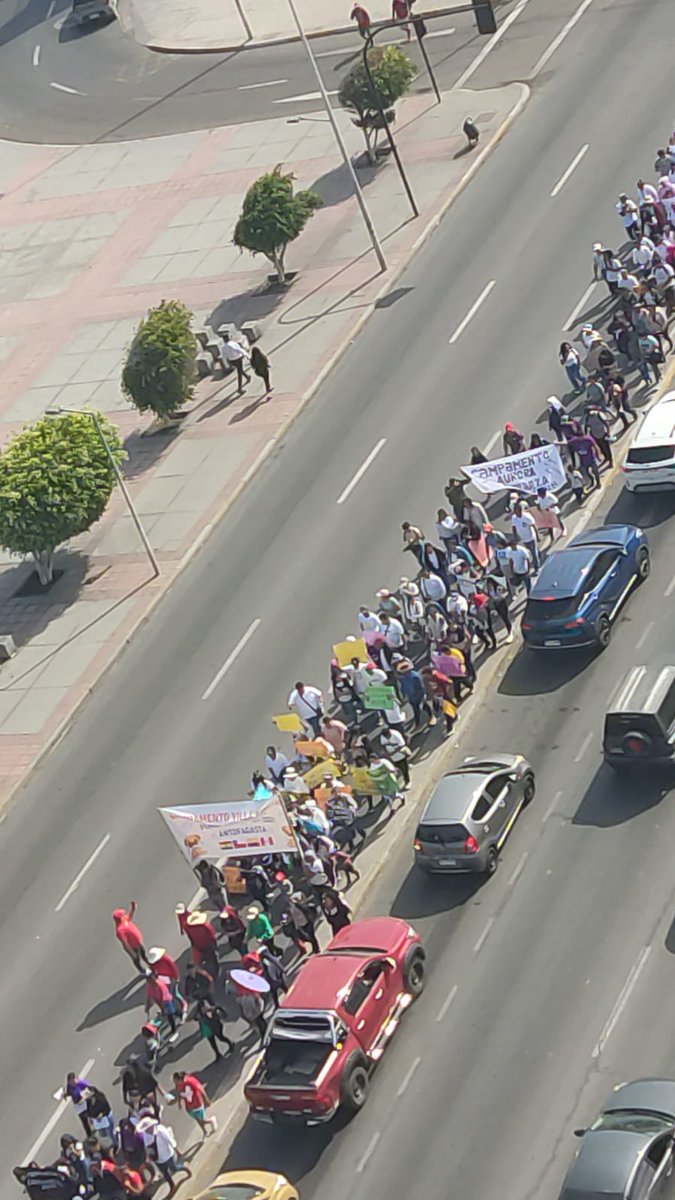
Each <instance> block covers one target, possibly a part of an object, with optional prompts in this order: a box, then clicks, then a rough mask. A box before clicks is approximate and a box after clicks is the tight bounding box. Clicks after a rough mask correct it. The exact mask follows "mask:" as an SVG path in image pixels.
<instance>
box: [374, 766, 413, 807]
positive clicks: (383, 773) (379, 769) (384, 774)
mask: <svg viewBox="0 0 675 1200" xmlns="http://www.w3.org/2000/svg"><path fill="white" fill-rule="evenodd" d="M368 774H369V776H370V778H371V780H372V784H373V791H374V792H377V793H379V795H380V796H382V799H383V800H384V802H385V804H386V805H387V808H388V809H389V812H390V813H393V811H394V800H399V801H400V803H401V807H403V805H404V804H405V796H404V794H403V792H402V791H401V789H400V787H399V782H398V776H397V772H396V767H395V766H394V764H393V763H392V762H390V761H389V759H388V758H382V757H381V756H380V755H376V754H372V755H371V757H370V762H369V763H368Z"/></svg>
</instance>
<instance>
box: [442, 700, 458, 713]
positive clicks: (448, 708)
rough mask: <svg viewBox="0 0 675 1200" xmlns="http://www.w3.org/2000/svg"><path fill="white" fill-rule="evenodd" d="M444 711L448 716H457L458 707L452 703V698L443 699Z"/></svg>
mask: <svg viewBox="0 0 675 1200" xmlns="http://www.w3.org/2000/svg"><path fill="white" fill-rule="evenodd" d="M443 712H444V713H446V714H447V716H448V717H456V716H457V709H456V707H455V705H454V704H453V703H452V700H444V701H443Z"/></svg>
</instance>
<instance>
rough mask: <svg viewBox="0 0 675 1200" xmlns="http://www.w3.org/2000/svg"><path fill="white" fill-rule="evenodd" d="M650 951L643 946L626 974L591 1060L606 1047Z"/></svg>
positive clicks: (648, 947) (649, 948)
mask: <svg viewBox="0 0 675 1200" xmlns="http://www.w3.org/2000/svg"><path fill="white" fill-rule="evenodd" d="M651 949H652V948H651V946H643V947H642V950H641V951H640V953H639V954H638V957H637V960H636V961H635V962H634V963H633V966H632V967H631V969H630V971H629V972H628V978H627V980H626V982H625V983H624V985H623V987H622V989H621V991H620V992H619V995H618V996H617V999H616V1004H615V1005H614V1008H613V1009H612V1011H611V1013H610V1014H609V1018H608V1020H607V1022H606V1024H605V1026H604V1028H603V1031H602V1033H601V1034H600V1037H599V1038H598V1040H597V1042H596V1043H595V1046H594V1047H593V1054H592V1056H591V1057H592V1058H599V1057H600V1055H601V1054H602V1052H603V1050H604V1048H605V1046H606V1045H607V1042H608V1041H609V1039H610V1037H611V1035H612V1033H613V1031H614V1029H615V1028H616V1025H617V1023H618V1021H619V1018H620V1017H621V1014H622V1012H623V1010H624V1009H625V1007H626V1005H627V1004H628V1001H629V1000H630V997H631V993H632V991H633V988H634V987H635V984H636V983H637V981H638V979H639V978H640V974H641V972H642V970H643V969H644V967H645V964H646V962H647V959H648V958H649V955H650V953H651Z"/></svg>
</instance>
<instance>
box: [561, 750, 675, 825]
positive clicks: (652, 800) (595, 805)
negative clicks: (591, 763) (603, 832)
mask: <svg viewBox="0 0 675 1200" xmlns="http://www.w3.org/2000/svg"><path fill="white" fill-rule="evenodd" d="M672 782H673V781H672V778H671V779H670V780H668V779H666V778H665V777H661V778H659V777H657V775H651V774H645V773H644V772H643V773H641V774H640V775H639V777H636V776H635V775H631V774H625V775H620V774H619V773H617V772H615V771H612V770H611V768H610V767H606V766H605V765H604V764H603V765H602V766H601V767H599V769H598V771H597V772H596V774H595V777H594V778H593V781H592V783H591V784H590V787H589V788H588V789H587V791H586V792H585V794H584V796H583V797H582V800H581V803H580V805H579V807H578V808H577V811H576V812H575V814H574V816H573V818H572V824H573V825H589V826H595V828H597V829H611V828H613V827H614V826H615V825H623V824H625V823H626V821H632V820H633V819H634V818H635V817H639V816H640V815H641V814H642V813H644V812H648V811H649V809H650V808H655V807H656V805H657V804H660V803H661V801H662V800H663V798H664V796H666V795H667V794H668V792H669V791H670V790H671V787H672Z"/></svg>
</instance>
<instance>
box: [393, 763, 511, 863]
mask: <svg viewBox="0 0 675 1200" xmlns="http://www.w3.org/2000/svg"><path fill="white" fill-rule="evenodd" d="M534 790H535V785H534V771H533V770H532V767H531V766H530V764H529V762H527V760H526V759H524V758H523V757H522V755H521V754H493V755H491V757H490V758H489V759H480V760H479V759H470V760H468V761H467V762H465V763H464V765H463V766H462V767H459V768H458V770H456V771H449V772H448V774H447V775H444V776H443V778H442V779H441V780H440V782H439V783H438V784H437V785H436V788H435V789H434V792H433V793H432V795H431V798H430V799H429V801H428V802H427V805H426V808H425V809H424V812H423V813H422V817H421V819H420V822H419V824H418V826H417V832H416V834H415V842H414V848H415V863H416V865H417V866H418V867H420V868H421V870H423V871H426V872H427V873H428V874H435V873H443V874H446V873H448V874H451V873H454V872H464V873H476V874H483V875H494V873H495V871H496V870H497V867H498V865H499V851H500V850H501V848H502V846H503V845H504V842H505V841H506V839H507V837H508V836H509V833H510V832H511V830H512V828H513V826H514V824H515V821H516V818H517V817H518V814H519V813H520V811H521V809H522V808H524V807H525V805H526V804H529V802H530V800H532V798H533V796H534Z"/></svg>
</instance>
